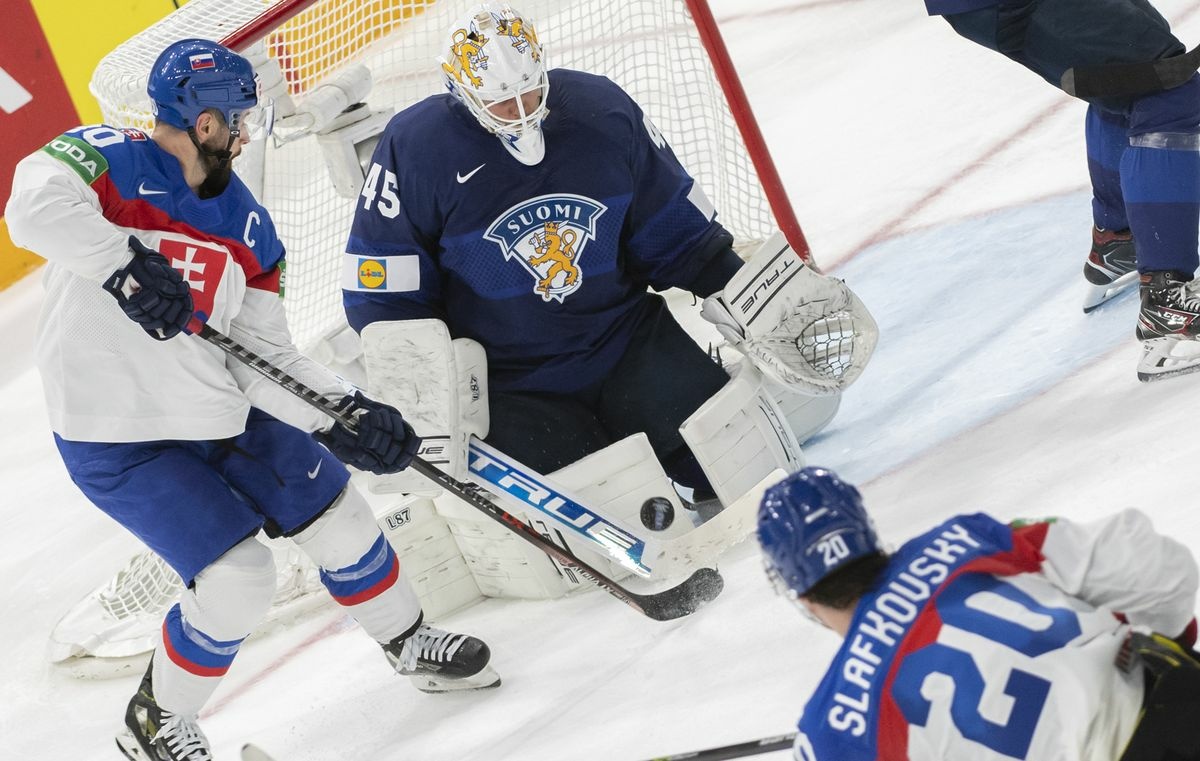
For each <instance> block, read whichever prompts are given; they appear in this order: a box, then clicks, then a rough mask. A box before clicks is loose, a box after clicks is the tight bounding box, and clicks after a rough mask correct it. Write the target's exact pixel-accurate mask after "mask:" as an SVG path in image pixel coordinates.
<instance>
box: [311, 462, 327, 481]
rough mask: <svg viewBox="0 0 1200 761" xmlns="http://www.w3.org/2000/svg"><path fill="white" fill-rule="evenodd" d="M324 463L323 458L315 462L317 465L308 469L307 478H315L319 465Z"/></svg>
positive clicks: (319, 469) (319, 470) (319, 468)
mask: <svg viewBox="0 0 1200 761" xmlns="http://www.w3.org/2000/svg"><path fill="white" fill-rule="evenodd" d="M324 464H325V461H324V460H321V461H320V462H318V463H317V467H315V468H313V469H312V470H310V471H308V478H309V480H312V479H314V478H316V477H317V474H318V473H320V472H321V466H322V465H324Z"/></svg>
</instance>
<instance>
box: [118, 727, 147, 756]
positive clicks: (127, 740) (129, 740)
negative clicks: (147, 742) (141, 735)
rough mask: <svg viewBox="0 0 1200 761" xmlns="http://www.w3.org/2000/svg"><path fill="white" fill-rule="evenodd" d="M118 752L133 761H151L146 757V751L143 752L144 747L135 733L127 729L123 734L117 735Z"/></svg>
mask: <svg viewBox="0 0 1200 761" xmlns="http://www.w3.org/2000/svg"><path fill="white" fill-rule="evenodd" d="M117 750H119V751H121V752H122V753H124V754H125V757H126V758H128V759H131V761H151V759H150V757H149V756H147V755H146V751H144V750H142V746H141V745H139V744H138V741H137V740H136V739H135V738H134V736H133V733H132V732H130V731H129V730H128V729H126V730H125V731H124V732H122V733H121V734H119V735H117Z"/></svg>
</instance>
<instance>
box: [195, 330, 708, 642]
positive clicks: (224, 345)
mask: <svg viewBox="0 0 1200 761" xmlns="http://www.w3.org/2000/svg"><path fill="white" fill-rule="evenodd" d="M194 332H195V334H196V335H198V336H200V337H201V338H203V339H204V340H205V341H208V342H209V343H211V344H213V345H214V346H216V347H218V348H219V349H221V351H223V352H225V353H226V354H228V355H229V356H231V357H233V358H234V359H236V360H237V361H238V362H241V363H242V364H244V365H246V366H247V367H249V368H250V369H252V370H254V371H255V372H257V373H259V374H260V375H263V376H265V377H266V378H268V379H270V380H271V381H273V382H274V383H275V384H276V385H278V386H280V387H281V388H283V389H284V390H285V391H287V392H289V393H291V394H293V395H295V396H297V397H299V398H300V399H302V400H304V401H305V402H307V403H308V404H310V405H312V406H313V407H315V408H317V409H318V410H320V411H322V412H324V413H325V414H326V415H329V416H330V417H331V418H333V419H334V420H336V421H338V422H339V423H341V424H342V425H343V426H345V427H346V428H349V429H351V430H353V429H354V427H355V421H354V419H353V417H351V416H348V415H346V414H345V413H343V412H342V411H341V410H338V409H336V408H335V407H334V405H333V403H332V402H330V401H328V400H327V399H325V397H323V396H321V395H320V394H318V393H317V392H316V391H314V390H313V389H311V388H309V387H308V386H306V385H304V384H303V383H301V382H300V381H298V380H296V379H295V378H293V377H292V376H290V375H288V374H287V373H285V372H283V371H282V370H280V369H279V368H277V367H275V366H274V365H272V364H271V363H270V362H267V361H266V360H265V359H263V358H262V357H260V356H258V355H257V354H255V353H254V352H252V351H250V350H249V349H247V348H246V347H244V346H242V345H241V344H239V343H238V342H237V341H234V340H233V339H232V338H230V337H229V336H226V335H224V334H222V333H220V332H219V331H217V330H214V329H213V328H211V327H209V326H208V325H203V326H201V327H200V329H199V330H195V331H194ZM409 467H411V468H413V469H414V470H416V471H417V472H418V473H420V474H421V475H423V476H425V477H426V478H428V479H429V480H431V481H433V482H434V483H436V484H437V485H438V486H440V487H442V488H443V489H445V490H446V491H448V492H450V493H451V494H453V495H455V496H456V497H458V498H459V499H461V500H463V501H464V502H466V503H467V504H469V505H471V507H474V508H476V509H478V510H479V511H481V512H483V513H486V514H487V515H488V516H489V517H491V518H492V519H493V520H495V521H496V522H498V523H500V524H502V525H503V526H505V527H506V528H508V529H509V530H510V531H512V532H513V533H515V534H517V536H520V537H521V538H522V539H524V540H525V541H527V542H529V543H530V544H532V545H534V546H536V547H537V548H538V549H540V550H541V551H542V552H545V553H546V554H547V555H549V556H550V557H552V558H554V559H555V560H557V561H558V562H560V563H563V564H564V565H569V566H572V567H574V568H576V569H578V570H579V571H580V572H581V573H582V574H584V575H585V576H587V577H588V578H590V579H591V580H592V581H594V582H595V583H596V585H597V586H599V587H600V588H601V589H603V590H604V591H606V592H608V593H609V594H610V595H612V596H613V597H615V598H617V599H618V600H620V601H621V602H623V603H625V604H626V605H628V606H629V607H631V608H633V609H635V610H637V611H638V612H640V613H643V614H645V615H646V616H649V617H650V618H653V619H654V620H656V621H670V620H672V619H676V618H682V617H683V616H687V615H690V614H692V613H695V612H696V610H697V609H699V607H700V606H701V605H703V604H704V603H706V602H709V601H711V600H713V599H714V598H716V596H717V595H718V594H720V593H721V589H722V587H723V586H724V581H723V580H722V578H721V575H720V574H719V573H717V571H716V569H713V568H700V569H698V570H696V571H695V572H694V573H693V574H692V575H691V576H689V577H688V578H687V579H685V580H684V581H682V582H680V583H679V584H677V585H675V586H673V587H671V588H669V589H664V590H663V591H661V592H653V593H649V594H637V593H636V592H631V591H629V590H628V589H626V588H624V587H622V586H621V585H620V584H618V583H616V582H615V581H613V580H612V579H610V578H609V577H608V576H606V575H604V574H603V573H601V572H600V571H598V570H596V569H595V568H593V567H592V566H591V565H589V564H588V563H586V562H585V561H583V560H581V559H579V558H578V557H576V556H575V555H574V554H573V553H572V552H571V551H570V550H567V549H565V548H562V547H559V546H558V545H556V544H554V543H553V542H551V541H550V540H549V539H546V538H545V537H543V536H542V535H541V534H539V533H538V532H537V531H536V530H534V529H533V527H531V526H528V525H526V524H525V523H523V522H522V521H521V520H520V519H518V518H516V517H515V516H513V515H512V514H510V513H508V512H505V511H504V510H503V509H502V508H501V507H500V506H499V505H496V504H495V503H493V502H492V501H491V500H489V499H488V498H486V497H484V496H483V495H482V494H480V492H479V487H478V486H476V485H475V484H468V483H463V482H461V481H458V480H456V479H454V478H452V477H451V476H450V475H448V474H447V473H444V472H442V471H441V470H439V469H437V468H435V467H434V466H432V465H430V464H429V463H428V462H426V461H425V460H423V459H421V458H420V457H415V458H413V461H412V464H411V465H410V466H409Z"/></svg>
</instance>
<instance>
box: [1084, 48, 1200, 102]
mask: <svg viewBox="0 0 1200 761" xmlns="http://www.w3.org/2000/svg"><path fill="white" fill-rule="evenodd" d="M1197 68H1200V47H1196V48H1194V49H1192V50H1190V51H1188V52H1187V53H1181V54H1180V55H1176V56H1171V57H1170V58H1160V59H1158V60H1157V61H1136V62H1134V63H1107V64H1100V65H1098V66H1073V67H1071V68H1069V69H1067V70H1066V72H1064V73H1063V75H1062V80H1061V86H1062V89H1063V91H1064V92H1066V93H1067V94H1068V95H1074V96H1075V97H1077V98H1085V99H1086V98H1123V97H1130V96H1135V95H1146V94H1148V93H1152V92H1159V91H1160V90H1170V89H1171V88H1172V87H1179V86H1180V85H1181V84H1183V83H1184V82H1186V81H1188V80H1189V79H1191V78H1192V75H1193V74H1195V73H1196V69H1197Z"/></svg>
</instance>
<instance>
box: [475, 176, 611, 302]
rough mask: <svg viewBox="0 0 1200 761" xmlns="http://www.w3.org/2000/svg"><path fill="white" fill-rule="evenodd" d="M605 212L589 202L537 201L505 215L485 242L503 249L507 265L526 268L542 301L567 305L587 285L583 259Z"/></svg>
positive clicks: (562, 198) (547, 198) (580, 198)
mask: <svg viewBox="0 0 1200 761" xmlns="http://www.w3.org/2000/svg"><path fill="white" fill-rule="evenodd" d="M606 211H608V207H607V206H605V205H604V204H602V203H600V202H599V201H594V200H592V199H591V198H585V197H584V196H577V195H565V194H564V195H546V196H538V197H537V198H533V199H530V200H528V201H525V202H523V203H520V204H518V205H516V206H513V207H512V208H510V209H508V210H507V211H505V212H504V213H503V214H501V215H500V216H499V217H498V218H497V219H496V221H494V222H492V224H491V226H490V227H489V228H488V229H487V232H485V233H484V235H483V237H484V238H487V239H488V240H490V241H493V242H494V243H496V244H498V245H499V246H500V249H501V251H503V252H504V258H505V259H506V260H514V259H515V260H516V261H517V262H519V263H520V264H521V265H522V267H524V269H525V270H526V271H527V272H528V273H529V274H530V276H532V277H533V280H534V282H533V292H534V293H536V294H537V295H539V296H541V297H542V300H543V301H547V302H549V301H558V302H559V303H562V301H563V299H565V298H566V297H567V296H569V295H571V294H572V293H574V292H575V291H577V290H579V288H580V287H581V286H582V285H583V270H582V268H581V267H580V263H579V262H580V258H581V257H582V255H583V249H584V247H585V246H586V245H587V243H588V242H589V241H592V240H595V238H596V221H597V220H598V219H599V218H600V217H601V216H602V215H603V214H604V212H606Z"/></svg>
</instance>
